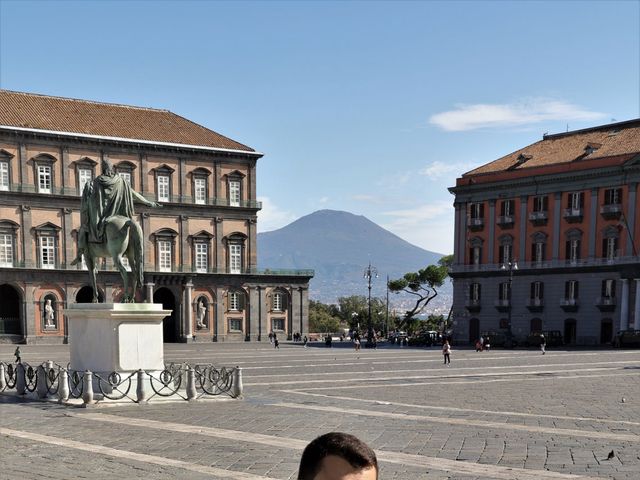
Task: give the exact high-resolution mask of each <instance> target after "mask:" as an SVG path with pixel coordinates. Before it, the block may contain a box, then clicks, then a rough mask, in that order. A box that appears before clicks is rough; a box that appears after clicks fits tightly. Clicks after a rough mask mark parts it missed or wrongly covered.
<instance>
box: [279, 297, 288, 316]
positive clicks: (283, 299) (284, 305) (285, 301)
mask: <svg viewBox="0 0 640 480" xmlns="http://www.w3.org/2000/svg"><path fill="white" fill-rule="evenodd" d="M287 297H288V296H287V294H286V293H281V294H280V300H281V302H282V303H281V305H282V311H283V312H285V311H286V310H287V309H288V308H289V305H288V301H289V299H288V298H287Z"/></svg>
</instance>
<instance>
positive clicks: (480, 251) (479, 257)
mask: <svg viewBox="0 0 640 480" xmlns="http://www.w3.org/2000/svg"><path fill="white" fill-rule="evenodd" d="M478 263H482V247H478Z"/></svg>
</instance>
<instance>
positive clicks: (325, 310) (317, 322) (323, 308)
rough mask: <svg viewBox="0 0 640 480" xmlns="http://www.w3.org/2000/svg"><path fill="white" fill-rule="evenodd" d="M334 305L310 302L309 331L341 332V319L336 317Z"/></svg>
mask: <svg viewBox="0 0 640 480" xmlns="http://www.w3.org/2000/svg"><path fill="white" fill-rule="evenodd" d="M332 307H333V308H332ZM335 311H336V309H335V306H334V305H325V304H324V303H321V302H316V301H314V300H309V331H310V332H314V333H336V332H338V331H339V330H340V328H341V325H340V323H341V322H340V317H338V316H337V315H334V313H335Z"/></svg>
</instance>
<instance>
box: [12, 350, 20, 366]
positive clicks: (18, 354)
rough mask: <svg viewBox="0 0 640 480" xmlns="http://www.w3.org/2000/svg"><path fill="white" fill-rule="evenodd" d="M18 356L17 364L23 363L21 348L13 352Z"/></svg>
mask: <svg viewBox="0 0 640 480" xmlns="http://www.w3.org/2000/svg"><path fill="white" fill-rule="evenodd" d="M13 354H14V355H15V356H16V363H22V359H21V358H20V347H16V351H15V352H13Z"/></svg>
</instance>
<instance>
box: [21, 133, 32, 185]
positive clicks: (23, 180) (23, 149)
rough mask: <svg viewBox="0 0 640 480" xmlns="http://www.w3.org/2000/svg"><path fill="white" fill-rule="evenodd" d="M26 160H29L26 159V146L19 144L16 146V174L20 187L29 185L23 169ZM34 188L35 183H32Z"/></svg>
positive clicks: (25, 166) (25, 165)
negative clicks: (18, 176) (17, 173)
mask: <svg viewBox="0 0 640 480" xmlns="http://www.w3.org/2000/svg"><path fill="white" fill-rule="evenodd" d="M28 160H29V159H28V158H27V146H26V145H25V144H24V143H21V144H20V145H19V146H18V172H19V175H20V178H19V179H18V182H20V183H21V184H22V185H27V184H28V183H29V182H28V181H27V174H26V171H25V169H26V168H27V161H28ZM34 186H35V182H34Z"/></svg>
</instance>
